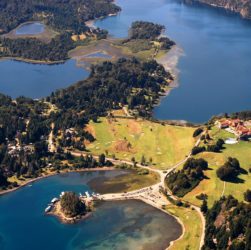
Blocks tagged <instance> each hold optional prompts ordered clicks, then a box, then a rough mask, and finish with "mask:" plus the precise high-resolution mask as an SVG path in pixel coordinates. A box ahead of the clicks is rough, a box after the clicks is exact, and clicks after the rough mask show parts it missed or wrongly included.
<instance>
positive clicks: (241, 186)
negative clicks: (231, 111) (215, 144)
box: [185, 127, 251, 206]
mask: <svg viewBox="0 0 251 250" xmlns="http://www.w3.org/2000/svg"><path fill="white" fill-rule="evenodd" d="M210 136H212V137H213V139H214V140H216V139H218V138H223V139H226V138H229V137H232V138H234V136H233V135H232V134H230V133H228V132H226V131H224V130H219V129H218V128H216V127H214V128H213V129H212V131H210ZM224 146H225V149H224V150H223V151H222V153H211V152H204V153H201V154H199V155H198V156H197V157H202V158H204V159H205V160H207V161H208V163H209V168H210V169H209V170H207V171H206V172H205V174H206V176H207V177H208V179H206V180H203V181H202V182H201V183H200V184H199V186H198V187H196V188H195V189H194V190H193V191H192V192H190V193H188V194H187V195H186V196H185V199H186V200H188V201H190V202H193V203H194V204H197V205H199V204H200V203H201V202H200V201H199V200H198V199H196V197H195V196H196V195H198V194H200V193H206V194H208V197H209V199H208V204H209V206H211V205H212V204H213V202H214V201H215V200H218V199H219V198H220V197H221V195H222V194H224V195H229V194H231V195H233V196H234V197H236V198H237V199H239V200H243V193H244V192H245V191H246V190H247V189H248V188H249V189H250V188H251V174H250V173H249V172H248V171H249V168H250V167H251V143H250V142H244V141H240V142H239V143H238V144H234V145H224ZM228 157H235V158H237V159H238V160H239V161H240V164H241V167H242V168H243V169H245V170H246V171H247V174H241V175H239V180H238V181H237V182H235V183H233V182H225V184H224V182H223V181H221V180H220V179H219V178H218V177H217V175H216V170H217V169H218V167H219V166H221V165H223V164H224V162H225V161H226V160H227V158H228ZM224 186H225V187H224Z"/></svg>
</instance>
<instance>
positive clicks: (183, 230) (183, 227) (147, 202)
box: [103, 197, 186, 250]
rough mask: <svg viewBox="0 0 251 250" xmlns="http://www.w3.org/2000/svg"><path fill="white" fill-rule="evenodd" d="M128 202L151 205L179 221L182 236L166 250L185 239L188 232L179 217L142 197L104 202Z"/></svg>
mask: <svg viewBox="0 0 251 250" xmlns="http://www.w3.org/2000/svg"><path fill="white" fill-rule="evenodd" d="M127 200H136V201H141V202H143V203H145V204H147V205H149V206H152V207H154V208H155V209H158V210H159V211H161V212H162V213H164V214H167V215H169V216H171V217H173V218H174V219H175V220H176V221H177V223H178V224H179V225H180V226H181V228H182V234H181V235H180V236H179V237H178V238H177V239H175V240H172V241H170V243H169V245H168V246H167V247H166V248H165V250H169V249H170V247H172V246H173V245H174V244H175V242H176V241H178V240H181V239H182V238H183V237H184V235H185V231H186V230H185V225H184V224H183V222H182V221H181V220H180V219H179V218H178V217H176V216H175V215H173V214H171V213H169V212H168V211H167V210H165V209H162V208H160V207H158V206H157V205H154V204H153V203H151V202H149V201H148V200H146V199H143V198H141V197H138V198H126V197H125V198H121V199H118V200H114V199H107V200H103V201H104V202H106V201H109V202H116V201H127Z"/></svg>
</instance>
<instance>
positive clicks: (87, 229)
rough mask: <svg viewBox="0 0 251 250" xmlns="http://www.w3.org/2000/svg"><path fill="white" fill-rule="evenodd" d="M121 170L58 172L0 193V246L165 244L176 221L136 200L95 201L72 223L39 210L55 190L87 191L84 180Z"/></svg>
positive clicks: (65, 248) (175, 231) (158, 248)
mask: <svg viewBox="0 0 251 250" xmlns="http://www.w3.org/2000/svg"><path fill="white" fill-rule="evenodd" d="M122 172H123V171H106V172H104V171H100V172H82V173H69V174H62V175H57V176H52V177H49V178H46V179H42V180H39V181H38V182H35V183H33V184H32V186H26V187H24V188H21V189H19V190H17V191H15V192H12V193H9V194H7V195H4V196H0V225H1V227H0V249H1V250H15V249H18V250H31V249H36V250H44V249H47V250H55V249H60V250H81V249H95V250H98V249H135V250H137V249H153V246H154V249H155V250H162V249H165V248H166V247H167V246H168V244H169V243H170V241H172V240H175V239H177V238H178V237H179V236H180V235H181V233H182V232H181V231H182V229H181V226H180V224H178V222H177V221H176V220H175V219H174V218H173V217H172V216H170V215H167V214H165V213H163V212H161V211H159V210H157V209H155V208H153V207H151V206H149V205H147V204H145V203H143V202H140V201H121V202H104V203H101V204H100V205H98V206H97V210H96V211H95V212H94V213H93V215H92V216H91V217H90V218H88V219H86V220H84V221H82V222H79V223H77V224H74V225H65V224H61V223H60V222H59V221H58V219H57V218H55V217H52V216H46V215H44V209H45V207H46V206H47V204H48V203H49V202H50V200H51V199H52V198H53V197H55V196H58V195H59V194H60V192H61V191H75V192H77V193H78V192H82V193H83V192H84V191H90V192H91V190H90V188H89V186H88V184H87V183H88V182H89V181H91V180H93V179H95V178H98V177H100V176H106V177H110V178H115V177H116V176H117V175H120V174H121V173H122ZM98 179H100V178H98Z"/></svg>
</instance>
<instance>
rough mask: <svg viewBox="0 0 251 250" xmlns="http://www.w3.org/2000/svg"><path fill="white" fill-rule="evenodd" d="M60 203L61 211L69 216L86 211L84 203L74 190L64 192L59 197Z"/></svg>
mask: <svg viewBox="0 0 251 250" xmlns="http://www.w3.org/2000/svg"><path fill="white" fill-rule="evenodd" d="M60 205H61V208H62V210H63V213H64V214H65V215H66V216H67V217H70V218H71V217H75V216H77V215H82V214H84V213H85V212H86V206H85V204H84V203H83V202H82V201H81V200H80V198H79V197H78V196H77V194H75V193H74V192H65V194H64V195H63V196H62V197H61V199H60Z"/></svg>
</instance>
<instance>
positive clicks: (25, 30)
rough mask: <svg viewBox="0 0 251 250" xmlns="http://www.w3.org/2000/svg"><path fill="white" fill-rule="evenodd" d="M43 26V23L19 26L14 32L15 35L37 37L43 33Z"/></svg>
mask: <svg viewBox="0 0 251 250" xmlns="http://www.w3.org/2000/svg"><path fill="white" fill-rule="evenodd" d="M44 30H45V26H44V24H43V23H39V22H31V23H25V24H22V25H20V26H19V27H18V28H17V29H16V31H15V34H16V35H38V34H41V33H43V32H44Z"/></svg>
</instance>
